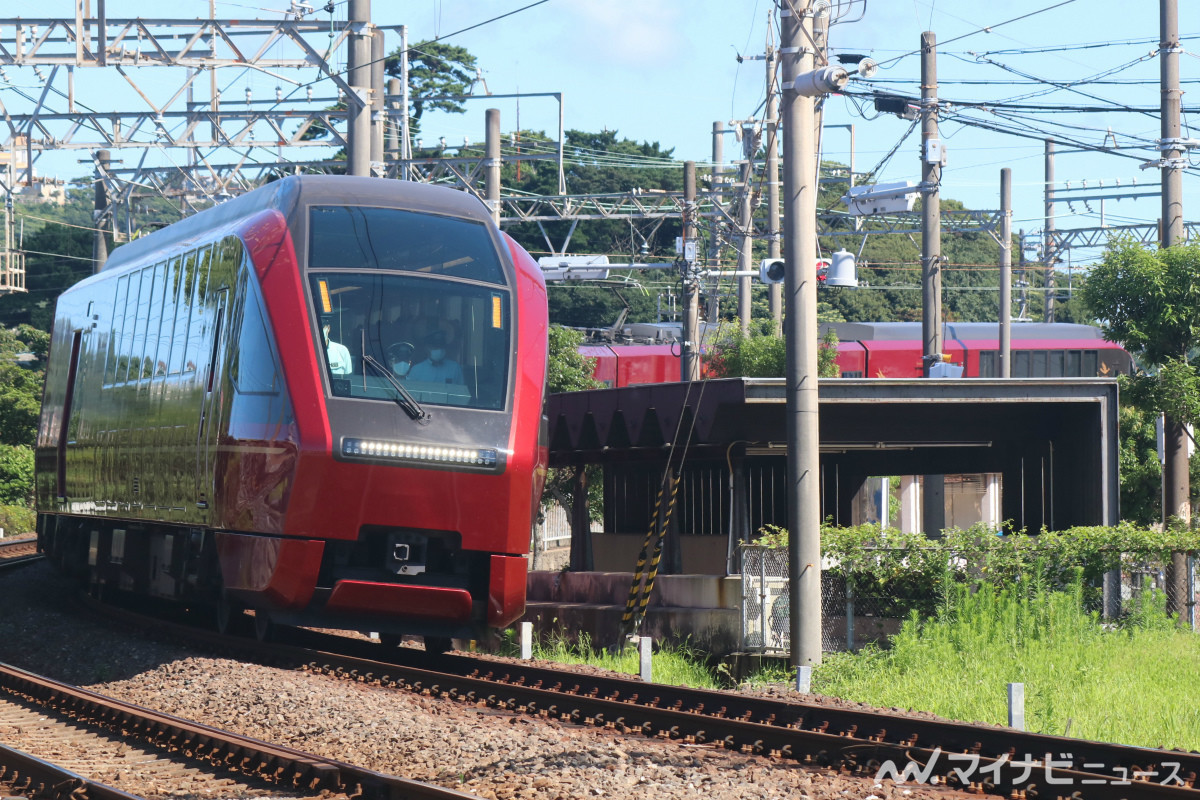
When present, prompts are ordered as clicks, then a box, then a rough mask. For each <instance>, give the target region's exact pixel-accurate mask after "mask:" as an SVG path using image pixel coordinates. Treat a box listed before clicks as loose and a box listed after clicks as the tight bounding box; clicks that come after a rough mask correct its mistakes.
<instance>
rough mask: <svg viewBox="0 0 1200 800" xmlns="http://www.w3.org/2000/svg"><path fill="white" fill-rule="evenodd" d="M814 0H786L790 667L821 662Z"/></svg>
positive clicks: (784, 119)
mask: <svg viewBox="0 0 1200 800" xmlns="http://www.w3.org/2000/svg"><path fill="white" fill-rule="evenodd" d="M812 5H813V4H812V0H780V1H779V19H780V26H781V28H782V35H781V41H780V45H781V50H780V52H781V56H782V59H783V86H784V94H783V104H782V105H783V107H782V112H781V114H780V122H781V124H782V126H783V130H784V131H785V136H784V142H783V144H784V151H783V165H784V170H783V202H784V211H783V217H784V221H785V223H786V224H787V230H786V237H785V239H784V260H785V262H786V267H787V268H786V277H785V280H784V302H785V304H786V316H785V318H784V334H785V339H786V348H787V365H786V372H785V375H786V379H785V382H786V386H787V412H786V414H787V446H788V447H787V481H788V483H787V506H788V514H787V519H788V531H789V534H790V535H789V537H788V562H789V565H790V578H789V583H788V587H789V591H788V594H789V600H790V604H791V605H790V622H791V627H790V632H791V649H792V653H791V655H792V665H793V666H795V667H797V668H799V667H802V666H814V665H817V664H820V663H821V491H820V471H821V462H820V431H819V429H818V425H817V422H818V403H817V346H818V339H817V275H816V272H815V271H814V270H812V269H811V265H812V262H813V259H814V258H815V257H816V253H817V159H816V147H815V141H814V138H815V137H814V130H813V128H814V122H815V119H816V112H815V108H814V102H813V98H811V97H801V96H799V95H798V94H796V92H795V91H794V90H793V89H792V88H791V87H792V85H793V83H794V82H795V80H796V76H797V75H801V74H803V73H806V72H810V71H811V70H812V69H813V67H814V59H813V52H812V46H811V41H812V24H813V19H812Z"/></svg>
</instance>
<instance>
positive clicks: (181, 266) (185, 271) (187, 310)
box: [167, 250, 196, 375]
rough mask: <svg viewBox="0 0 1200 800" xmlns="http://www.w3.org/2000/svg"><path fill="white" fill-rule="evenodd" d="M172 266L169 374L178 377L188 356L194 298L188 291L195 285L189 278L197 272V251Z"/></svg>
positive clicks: (169, 289) (169, 288)
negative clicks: (173, 325) (173, 298)
mask: <svg viewBox="0 0 1200 800" xmlns="http://www.w3.org/2000/svg"><path fill="white" fill-rule="evenodd" d="M172 266H173V267H174V268H173V269H172V275H171V284H170V286H169V287H168V291H170V292H171V293H172V294H173V295H175V333H174V334H173V335H172V336H171V360H170V362H169V364H170V366H169V367H168V369H167V373H168V374H170V375H178V374H179V373H180V372H182V371H183V359H184V356H185V355H187V343H188V325H189V324H190V323H191V320H192V298H191V294H190V293H189V291H188V290H189V289H191V284H192V283H193V281H191V280H189V279H188V276H189V275H191V274H192V273H194V272H195V271H196V251H195V250H193V251H192V252H190V253H188V254H187V255H185V256H184V257H183V258H182V259H177V260H176V261H175V262H174V263H173V265H172Z"/></svg>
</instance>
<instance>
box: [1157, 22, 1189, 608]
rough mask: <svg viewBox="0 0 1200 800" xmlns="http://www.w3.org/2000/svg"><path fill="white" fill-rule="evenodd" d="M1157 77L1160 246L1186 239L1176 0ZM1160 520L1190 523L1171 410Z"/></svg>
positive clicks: (1181, 445)
mask: <svg viewBox="0 0 1200 800" xmlns="http://www.w3.org/2000/svg"><path fill="white" fill-rule="evenodd" d="M1158 24H1159V32H1160V33H1161V39H1162V42H1161V44H1160V45H1159V49H1158V52H1159V65H1160V67H1161V71H1160V76H1159V79H1160V81H1161V84H1162V85H1161V91H1162V95H1161V109H1160V112H1161V117H1162V127H1161V129H1160V130H1161V132H1162V140H1161V141H1160V142H1159V150H1160V152H1161V153H1162V246H1163V247H1175V246H1176V245H1181V244H1183V243H1184V238H1183V167H1185V166H1186V165H1187V160H1186V153H1185V151H1184V148H1183V142H1182V140H1181V138H1180V133H1181V128H1180V120H1179V116H1180V107H1179V106H1180V97H1181V95H1182V92H1181V91H1180V88H1179V53H1180V52H1181V51H1182V50H1183V48H1182V47H1180V46H1179V0H1159V23H1158ZM1163 428H1164V430H1163V454H1164V456H1165V463H1164V464H1163V522H1164V523H1167V522H1170V521H1171V520H1172V519H1174V520H1176V521H1178V523H1179V524H1181V525H1184V526H1187V527H1190V526H1191V522H1192V501H1191V493H1190V486H1189V476H1188V452H1187V450H1188V449H1187V443H1188V431H1187V426H1186V425H1185V424H1184V423H1183V422H1181V421H1179V420H1176V419H1173V418H1172V417H1170V416H1167V417H1166V418H1165V419H1164V421H1163ZM1166 577H1167V611H1168V612H1171V613H1175V614H1178V615H1179V621H1180V623H1181V624H1182V623H1183V622H1184V617H1185V614H1184V612H1185V611H1187V610H1188V608H1187V605H1186V598H1187V594H1188V592H1187V579H1188V558H1187V554H1186V553H1183V552H1179V551H1175V552H1172V553H1171V564H1170V566H1169V567H1168V569H1167V576H1166Z"/></svg>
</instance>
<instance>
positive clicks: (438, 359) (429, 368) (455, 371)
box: [408, 330, 463, 383]
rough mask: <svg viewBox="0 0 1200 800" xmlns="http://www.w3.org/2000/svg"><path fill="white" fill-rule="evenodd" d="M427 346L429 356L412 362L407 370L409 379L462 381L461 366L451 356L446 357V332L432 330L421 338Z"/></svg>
mask: <svg viewBox="0 0 1200 800" xmlns="http://www.w3.org/2000/svg"><path fill="white" fill-rule="evenodd" d="M423 342H424V344H425V346H426V347H428V348H429V358H427V359H425V360H424V361H422V362H421V363H419V364H414V365H413V368H412V369H411V370H409V373H408V377H409V380H413V381H428V382H430V383H462V382H463V373H462V367H460V366H458V362H457V361H455V360H454V359H452V358H446V333H445V332H444V331H440V330H437V331H434V332H433V333H431V334H429V335H428V336H426V337H425V338H424V340H423Z"/></svg>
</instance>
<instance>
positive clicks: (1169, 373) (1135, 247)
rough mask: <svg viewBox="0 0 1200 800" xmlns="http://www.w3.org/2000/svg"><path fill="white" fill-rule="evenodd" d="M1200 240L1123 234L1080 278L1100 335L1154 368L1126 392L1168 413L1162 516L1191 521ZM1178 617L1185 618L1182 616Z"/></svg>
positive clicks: (1176, 604) (1178, 585)
mask: <svg viewBox="0 0 1200 800" xmlns="http://www.w3.org/2000/svg"><path fill="white" fill-rule="evenodd" d="M1197 275H1200V245H1195V244H1190V245H1180V246H1177V247H1167V248H1162V249H1159V250H1151V249H1149V248H1146V247H1143V246H1142V245H1140V244H1137V243H1136V242H1134V241H1132V240H1130V239H1123V240H1119V241H1116V242H1114V243H1112V244H1110V245H1109V247H1108V249H1107V250H1106V251H1105V253H1104V258H1103V260H1102V261H1101V262H1100V264H1098V265H1097V266H1095V267H1093V268H1092V271H1091V272H1090V273H1089V275H1088V277H1087V280H1086V281H1085V283H1084V285H1083V299H1084V301H1085V302H1086V304H1087V305H1088V307H1089V308H1091V309H1092V310H1093V311H1094V312H1095V313H1096V314H1097V315H1098V316H1099V317H1100V321H1101V326H1102V328H1103V330H1104V337H1105V338H1106V339H1108V340H1109V341H1112V342H1120V343H1121V344H1122V345H1123V346H1124V347H1125V349H1126V350H1128V351H1129V352H1130V353H1131V354H1133V355H1134V356H1135V357H1136V358H1137V359H1138V360H1139V361H1140V362H1141V364H1142V366H1143V367H1145V368H1148V369H1150V370H1152V371H1153V373H1152V374H1143V375H1137V376H1132V377H1131V378H1130V380H1129V388H1130V390H1131V391H1130V393H1129V395H1130V396H1131V397H1133V398H1136V401H1137V402H1138V404H1139V405H1140V406H1141V407H1142V408H1143V410H1148V411H1161V412H1164V413H1165V414H1166V422H1165V431H1164V437H1163V439H1164V449H1165V451H1166V459H1165V464H1164V468H1163V481H1162V485H1163V499H1164V507H1163V510H1162V513H1163V517H1164V520H1163V521H1164V522H1167V523H1178V524H1182V525H1189V524H1190V523H1191V496H1190V489H1191V481H1190V476H1189V465H1188V459H1187V438H1188V431H1187V427H1186V425H1187V424H1188V423H1191V424H1195V423H1196V422H1200V373H1198V372H1197V370H1196V367H1195V366H1194V365H1193V364H1192V363H1191V362H1190V360H1189V355H1190V354H1191V351H1192V347H1193V343H1194V342H1195V341H1197V337H1200V280H1198V279H1197ZM1186 576H1187V560H1186V557H1185V556H1184V555H1183V554H1182V553H1176V554H1173V557H1172V565H1171V568H1170V570H1169V574H1168V576H1167V597H1168V610H1170V611H1173V612H1176V613H1178V612H1181V611H1182V610H1183V607H1184V606H1183V602H1184V591H1183V589H1184V584H1185V582H1186ZM1181 618H1182V617H1181Z"/></svg>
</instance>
